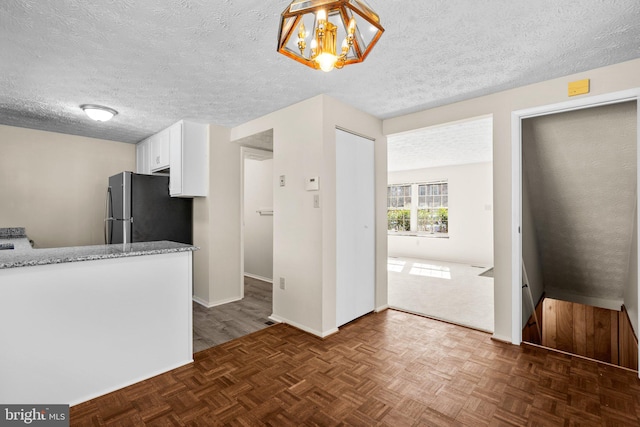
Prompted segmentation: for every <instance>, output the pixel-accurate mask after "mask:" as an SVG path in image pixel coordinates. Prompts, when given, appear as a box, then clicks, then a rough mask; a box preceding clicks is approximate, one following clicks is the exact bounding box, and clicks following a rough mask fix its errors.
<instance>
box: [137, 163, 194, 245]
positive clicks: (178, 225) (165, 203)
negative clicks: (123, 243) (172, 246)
mask: <svg viewBox="0 0 640 427" xmlns="http://www.w3.org/2000/svg"><path fill="white" fill-rule="evenodd" d="M131 177H132V184H131V215H132V217H133V221H132V223H131V224H130V225H131V241H132V242H153V241H158V240H170V241H173V242H179V243H186V244H193V231H192V222H193V221H192V215H193V200H192V199H183V198H176V197H170V196H169V177H168V176H156V175H139V174H132V175H131Z"/></svg>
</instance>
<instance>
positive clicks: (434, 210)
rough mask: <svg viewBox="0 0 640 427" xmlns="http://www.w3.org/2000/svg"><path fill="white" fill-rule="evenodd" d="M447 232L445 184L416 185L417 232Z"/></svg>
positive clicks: (447, 210) (447, 203)
mask: <svg viewBox="0 0 640 427" xmlns="http://www.w3.org/2000/svg"><path fill="white" fill-rule="evenodd" d="M448 230H449V188H448V185H447V183H446V182H438V183H429V184H419V185H418V231H424V232H427V233H444V234H446V233H447V232H448Z"/></svg>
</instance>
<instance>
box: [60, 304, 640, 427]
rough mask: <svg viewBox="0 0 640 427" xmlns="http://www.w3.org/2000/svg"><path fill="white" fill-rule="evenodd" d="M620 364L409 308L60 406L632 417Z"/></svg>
mask: <svg viewBox="0 0 640 427" xmlns="http://www.w3.org/2000/svg"><path fill="white" fill-rule="evenodd" d="M639 417H640V381H639V380H638V378H637V374H636V373H634V372H631V371H625V370H622V369H620V368H615V367H611V366H608V365H604V364H599V363H596V362H591V361H586V360H583V359H580V358H577V357H572V356H567V355H563V354H558V353H553V352H551V351H548V350H544V349H537V348H530V347H519V346H513V345H509V344H505V343H501V342H496V341H493V340H491V339H490V336H489V335H488V334H485V333H483V332H478V331H474V330H471V329H466V328H463V327H459V326H455V325H451V324H447V323H442V322H438V321H435V320H431V319H427V318H424V317H419V316H415V315H412V314H408V313H403V312H398V311H393V310H387V311H385V312H382V313H378V314H370V315H368V316H365V317H363V318H360V319H358V320H356V321H355V322H352V323H350V324H348V325H346V326H344V327H342V328H341V329H340V332H339V333H338V334H335V335H333V336H330V337H328V338H326V339H324V340H322V339H319V338H316V337H314V336H312V335H309V334H307V333H304V332H301V331H299V330H297V329H295V328H293V327H290V326H286V325H275V326H272V327H269V328H266V329H263V330H261V331H258V332H255V333H253V334H251V335H248V336H245V337H243V338H239V339H236V340H233V341H230V342H227V343H225V344H222V345H219V346H216V347H213V348H210V349H208V350H205V351H202V352H199V353H197V354H196V355H195V362H194V363H192V364H190V365H187V366H184V367H181V368H179V369H175V370H173V371H171V372H168V373H166V374H163V375H159V376H157V377H154V378H151V379H149V380H146V381H143V382H141V383H138V384H135V385H132V386H130V387H127V388H125V389H122V390H119V391H117V392H114V393H111V394H108V395H105V396H102V397H99V398H97V399H94V400H91V401H88V402H85V403H82V404H79V405H76V406H74V407H72V408H71V425H73V426H82V425H87V426H94V425H95V426H97V425H105V426H145V425H148V426H165V425H166V426H222V425H228V426H264V425H268V426H338V425H354V426H394V427H395V426H638V425H640V424H639V419H640V418H639Z"/></svg>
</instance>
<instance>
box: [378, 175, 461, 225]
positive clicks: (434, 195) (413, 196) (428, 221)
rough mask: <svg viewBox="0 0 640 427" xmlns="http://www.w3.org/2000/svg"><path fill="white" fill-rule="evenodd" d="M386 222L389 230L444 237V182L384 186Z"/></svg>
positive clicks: (446, 188) (446, 201)
mask: <svg viewBox="0 0 640 427" xmlns="http://www.w3.org/2000/svg"><path fill="white" fill-rule="evenodd" d="M412 201H417V203H412ZM387 220H388V226H387V229H388V230H389V231H394V232H401V233H402V234H414V235H415V234H417V235H431V236H434V237H436V236H437V237H446V236H447V233H448V232H449V185H448V183H447V181H436V182H427V183H411V184H394V185H390V186H388V187H387Z"/></svg>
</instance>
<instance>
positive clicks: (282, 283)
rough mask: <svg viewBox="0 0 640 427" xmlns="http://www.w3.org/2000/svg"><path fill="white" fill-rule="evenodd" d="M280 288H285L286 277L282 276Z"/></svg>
mask: <svg viewBox="0 0 640 427" xmlns="http://www.w3.org/2000/svg"><path fill="white" fill-rule="evenodd" d="M280 289H282V290H284V277H281V278H280Z"/></svg>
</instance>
